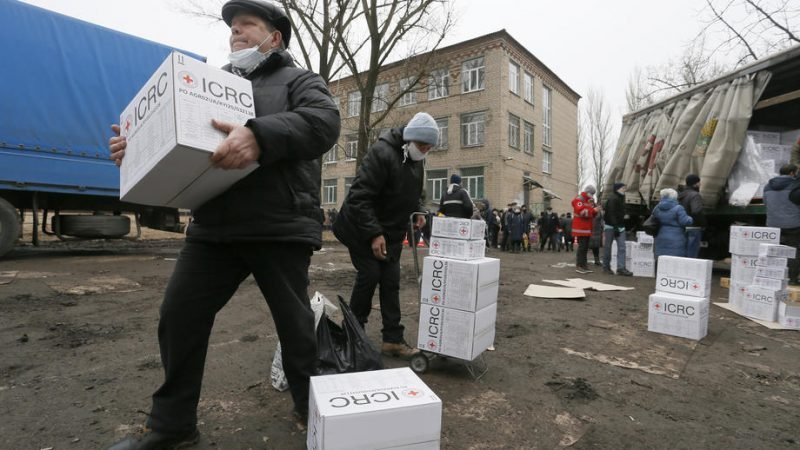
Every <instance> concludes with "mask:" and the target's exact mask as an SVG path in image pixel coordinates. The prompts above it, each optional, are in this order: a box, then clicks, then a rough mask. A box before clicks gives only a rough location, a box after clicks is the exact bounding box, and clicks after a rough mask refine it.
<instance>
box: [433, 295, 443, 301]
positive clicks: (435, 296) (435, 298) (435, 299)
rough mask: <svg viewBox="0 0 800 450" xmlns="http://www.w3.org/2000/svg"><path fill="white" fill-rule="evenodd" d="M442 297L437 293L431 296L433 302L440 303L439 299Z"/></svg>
mask: <svg viewBox="0 0 800 450" xmlns="http://www.w3.org/2000/svg"><path fill="white" fill-rule="evenodd" d="M441 299H442V298H441V297H439V295H438V294H437V295H434V296H433V297H431V301H433V303H439V301H440V300H441Z"/></svg>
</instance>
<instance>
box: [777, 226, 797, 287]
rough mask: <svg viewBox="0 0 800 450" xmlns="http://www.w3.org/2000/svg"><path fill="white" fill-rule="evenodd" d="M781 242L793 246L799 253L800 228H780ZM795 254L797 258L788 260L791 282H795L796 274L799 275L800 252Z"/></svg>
mask: <svg viewBox="0 0 800 450" xmlns="http://www.w3.org/2000/svg"><path fill="white" fill-rule="evenodd" d="M781 244H783V245H788V246H789V247H794V248H796V249H797V251H798V253H800V228H782V229H781ZM795 256H798V258H792V259H790V260H789V281H791V282H797V281H798V280H797V276H798V275H800V254H798V255H795Z"/></svg>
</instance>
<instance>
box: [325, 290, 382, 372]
mask: <svg viewBox="0 0 800 450" xmlns="http://www.w3.org/2000/svg"><path fill="white" fill-rule="evenodd" d="M339 307H340V308H341V309H342V314H343V315H344V321H342V325H341V326H339V325H338V324H336V323H335V322H334V321H332V320H331V319H330V318H329V317H328V316H327V315H326V314H325V313H323V314H322V319H321V320H320V321H319V325H318V326H317V348H318V353H319V372H320V373H322V374H331V373H345V372H364V371H367V370H380V369H383V359H382V358H381V353H380V352H379V351H378V349H376V348H375V347H374V346H373V345H372V343H370V342H369V338H367V334H366V333H365V332H364V329H363V328H362V327H361V324H360V323H358V319H356V316H355V315H353V311H351V310H350V306H348V305H347V303H345V301H344V299H342V297H341V296H340V297H339Z"/></svg>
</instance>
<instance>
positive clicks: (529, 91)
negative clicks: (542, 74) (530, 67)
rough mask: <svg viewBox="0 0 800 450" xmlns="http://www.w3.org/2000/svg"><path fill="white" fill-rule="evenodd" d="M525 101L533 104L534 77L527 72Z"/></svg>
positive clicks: (525, 77)
mask: <svg viewBox="0 0 800 450" xmlns="http://www.w3.org/2000/svg"><path fill="white" fill-rule="evenodd" d="M524 79H525V101H526V102H528V103H530V104H531V105H532V104H533V75H531V74H529V73H528V72H525V76H524Z"/></svg>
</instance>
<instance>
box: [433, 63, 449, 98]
mask: <svg viewBox="0 0 800 450" xmlns="http://www.w3.org/2000/svg"><path fill="white" fill-rule="evenodd" d="M448 95H450V74H449V73H448V72H447V69H439V70H434V71H433V72H431V84H430V86H428V100H436V99H437V98H443V97H447V96H448Z"/></svg>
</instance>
